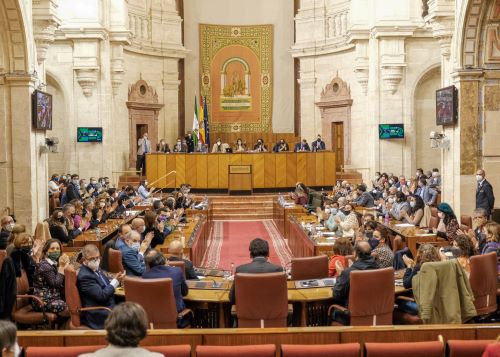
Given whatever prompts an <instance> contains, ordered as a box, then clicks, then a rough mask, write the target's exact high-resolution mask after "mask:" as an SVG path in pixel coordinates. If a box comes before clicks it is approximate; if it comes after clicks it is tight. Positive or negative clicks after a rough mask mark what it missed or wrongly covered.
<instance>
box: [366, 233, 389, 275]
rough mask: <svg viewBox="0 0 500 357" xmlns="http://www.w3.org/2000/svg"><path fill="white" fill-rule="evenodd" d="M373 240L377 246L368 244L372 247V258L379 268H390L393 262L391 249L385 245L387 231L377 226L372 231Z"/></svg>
mask: <svg viewBox="0 0 500 357" xmlns="http://www.w3.org/2000/svg"><path fill="white" fill-rule="evenodd" d="M373 239H374V240H375V241H376V242H377V244H376V245H375V244H373V245H372V244H370V245H371V246H372V247H373V246H374V247H375V248H373V250H372V256H373V257H375V261H376V262H377V264H378V266H379V268H381V269H382V268H390V267H392V263H393V260H394V253H393V252H392V249H391V248H390V247H389V246H388V245H387V239H388V238H387V230H386V229H385V228H384V227H381V226H377V228H375V230H374V231H373Z"/></svg>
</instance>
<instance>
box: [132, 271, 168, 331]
mask: <svg viewBox="0 0 500 357" xmlns="http://www.w3.org/2000/svg"><path fill="white" fill-rule="evenodd" d="M123 284H124V285H123V286H124V288H125V300H127V301H132V302H135V303H138V304H139V305H141V306H142V307H143V308H144V310H146V313H147V315H148V320H149V326H150V328H152V329H153V328H156V329H160V328H177V307H176V305H175V298H174V290H173V287H172V279H170V278H164V279H140V278H132V277H125V279H124V281H123ZM158 301H161V302H162V303H161V304H158Z"/></svg>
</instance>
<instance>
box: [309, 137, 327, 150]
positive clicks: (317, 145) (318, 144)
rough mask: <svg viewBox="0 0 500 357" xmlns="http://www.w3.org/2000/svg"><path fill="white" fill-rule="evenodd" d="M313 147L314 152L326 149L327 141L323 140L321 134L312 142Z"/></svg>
mask: <svg viewBox="0 0 500 357" xmlns="http://www.w3.org/2000/svg"><path fill="white" fill-rule="evenodd" d="M311 147H312V151H313V152H317V151H322V150H325V149H326V145H325V142H324V141H323V140H321V135H319V134H318V137H317V138H316V140H314V141H313V142H312V144H311Z"/></svg>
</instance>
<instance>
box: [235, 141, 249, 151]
mask: <svg viewBox="0 0 500 357" xmlns="http://www.w3.org/2000/svg"><path fill="white" fill-rule="evenodd" d="M245 151H247V147H246V145H245V144H244V143H243V141H242V140H241V139H240V138H238V139H237V140H236V144H235V145H234V147H233V152H245Z"/></svg>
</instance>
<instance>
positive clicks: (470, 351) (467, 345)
mask: <svg viewBox="0 0 500 357" xmlns="http://www.w3.org/2000/svg"><path fill="white" fill-rule="evenodd" d="M493 342H494V341H490V340H467V341H461V340H448V342H447V345H448V354H447V355H448V356H449V357H476V356H477V357H481V356H482V355H483V352H484V350H485V349H486V346H488V345H489V344H490V343H493Z"/></svg>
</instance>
